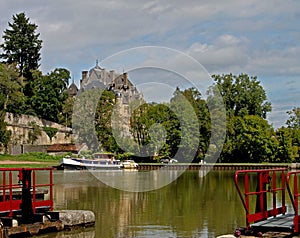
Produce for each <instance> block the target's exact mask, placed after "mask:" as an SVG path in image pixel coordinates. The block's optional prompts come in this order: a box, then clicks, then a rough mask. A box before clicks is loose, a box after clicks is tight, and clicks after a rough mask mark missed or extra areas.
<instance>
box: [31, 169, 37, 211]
mask: <svg viewBox="0 0 300 238" xmlns="http://www.w3.org/2000/svg"><path fill="white" fill-rule="evenodd" d="M35 203H36V183H35V171H34V170H33V171H32V204H33V206H32V210H33V214H35V212H36V209H35V206H36V204H35Z"/></svg>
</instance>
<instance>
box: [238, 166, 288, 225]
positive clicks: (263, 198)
mask: <svg viewBox="0 0 300 238" xmlns="http://www.w3.org/2000/svg"><path fill="white" fill-rule="evenodd" d="M285 171H286V168H282V169H265V170H239V171H237V172H236V173H235V185H236V188H237V191H238V194H239V196H240V198H241V200H242V203H243V206H244V208H245V211H246V226H247V228H250V224H251V223H254V222H258V221H262V220H265V219H267V218H269V217H272V216H274V217H275V216H277V215H279V214H285V212H286V206H285V182H286V181H285ZM255 174H256V175H257V177H256V178H257V184H253V183H250V181H249V180H250V177H251V178H254V177H255ZM241 176H242V178H243V185H244V189H243V191H242V190H241V188H240V185H239V183H240V182H241V181H239V178H240V177H241ZM278 180H279V182H278ZM255 185H256V188H255ZM254 188H255V189H254ZM280 191H281V199H280V201H278V199H277V197H278V196H277V194H278V192H280ZM268 193H270V194H271V197H272V208H271V209H270V210H268V206H267V194H268ZM252 198H254V199H255V198H256V208H255V211H254V209H253V207H250V204H253V203H252V202H250V199H252ZM251 201H252V200H251ZM280 202H281V203H280ZM278 204H280V205H279V207H277V206H278Z"/></svg>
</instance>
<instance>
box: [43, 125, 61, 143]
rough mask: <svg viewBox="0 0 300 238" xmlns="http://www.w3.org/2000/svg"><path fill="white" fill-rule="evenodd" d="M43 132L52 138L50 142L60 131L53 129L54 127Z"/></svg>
mask: <svg viewBox="0 0 300 238" xmlns="http://www.w3.org/2000/svg"><path fill="white" fill-rule="evenodd" d="M43 130H44V131H45V132H46V134H47V135H48V137H49V138H50V141H52V138H53V137H54V136H55V134H56V133H57V131H58V129H57V128H53V127H49V126H45V127H44V128H43Z"/></svg>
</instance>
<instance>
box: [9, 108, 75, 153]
mask: <svg viewBox="0 0 300 238" xmlns="http://www.w3.org/2000/svg"><path fill="white" fill-rule="evenodd" d="M5 122H6V123H7V130H9V131H11V143H10V145H9V152H10V153H11V154H18V153H19V152H21V153H24V152H30V151H42V152H43V151H44V150H45V148H46V146H48V145H51V144H56V143H58V144H60V143H72V142H73V141H74V138H73V135H72V134H71V133H72V129H71V128H68V127H65V126H62V125H60V124H57V123H54V122H50V121H46V120H41V119H39V118H37V117H34V116H30V115H14V114H12V113H6V116H5ZM45 127H52V128H56V129H57V132H56V134H55V135H54V136H53V138H51V139H50V138H49V136H48V135H47V133H46V132H45V131H44V128H45ZM31 147H32V148H31ZM44 147H45V148H44ZM41 148H42V149H41ZM25 149H26V151H25Z"/></svg>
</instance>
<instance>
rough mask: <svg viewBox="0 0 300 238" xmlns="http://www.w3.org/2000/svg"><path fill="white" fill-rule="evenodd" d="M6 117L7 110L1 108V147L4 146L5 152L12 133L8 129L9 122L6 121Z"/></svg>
mask: <svg viewBox="0 0 300 238" xmlns="http://www.w3.org/2000/svg"><path fill="white" fill-rule="evenodd" d="M0 106H1V105H0ZM4 119H5V110H0V149H1V147H4V152H5V153H6V152H7V149H8V143H9V140H10V136H11V133H10V131H8V130H7V129H6V126H7V123H6V122H5V121H4Z"/></svg>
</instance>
